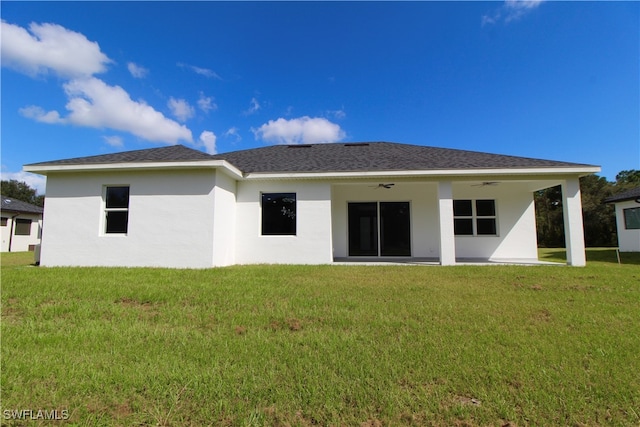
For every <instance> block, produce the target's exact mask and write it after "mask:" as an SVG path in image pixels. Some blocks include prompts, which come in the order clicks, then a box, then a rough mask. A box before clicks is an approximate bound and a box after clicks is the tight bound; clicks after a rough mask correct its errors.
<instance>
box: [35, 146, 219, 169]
mask: <svg viewBox="0 0 640 427" xmlns="http://www.w3.org/2000/svg"><path fill="white" fill-rule="evenodd" d="M195 160H211V156H210V155H209V154H206V153H203V152H202V151H199V150H194V149H193V148H188V147H185V146H184V145H171V146H169V147H160V148H148V149H145V150H134V151H123V152H120V153H113V154H101V155H98V156H89V157H75V158H73V159H63V160H54V161H51V162H42V163H32V164H30V165H28V166H63V165H94V164H109V163H138V162H184V161H195Z"/></svg>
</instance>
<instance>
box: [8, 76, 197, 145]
mask: <svg viewBox="0 0 640 427" xmlns="http://www.w3.org/2000/svg"><path fill="white" fill-rule="evenodd" d="M64 90H65V92H66V94H67V97H68V98H69V102H67V105H66V108H67V110H68V111H69V115H68V116H66V117H61V116H60V114H59V113H58V112H57V111H49V112H45V111H44V110H43V109H42V108H41V107H38V106H34V105H31V106H28V107H24V108H21V109H20V110H19V111H20V114H22V115H23V116H24V117H27V118H30V119H33V120H36V121H38V122H42V123H49V124H54V123H59V124H72V125H76V126H85V127H90V128H97V129H103V128H109V129H115V130H120V131H124V132H129V133H132V134H134V135H136V136H138V137H140V138H142V139H145V140H147V141H154V142H164V143H167V144H177V143H178V142H179V141H181V140H182V141H186V142H192V141H193V137H192V135H191V131H190V130H189V129H188V128H187V127H186V126H184V125H180V124H179V123H178V122H176V121H174V120H171V119H169V118H167V117H165V116H164V115H163V114H162V113H160V112H159V111H156V110H155V109H154V108H153V107H151V106H149V105H147V104H146V103H145V102H144V101H134V100H132V99H131V97H130V96H129V94H128V93H127V92H126V91H125V90H124V89H122V88H121V87H120V86H109V85H107V84H106V83H105V82H103V81H102V80H100V79H97V78H95V77H91V78H88V79H75V80H71V81H70V82H67V83H65V84H64Z"/></svg>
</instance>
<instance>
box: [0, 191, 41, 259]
mask: <svg viewBox="0 0 640 427" xmlns="http://www.w3.org/2000/svg"><path fill="white" fill-rule="evenodd" d="M1 203H2V205H1V206H0V212H1V214H0V216H1V217H2V222H1V223H0V233H1V234H0V235H1V236H2V252H25V251H33V250H34V249H35V246H36V245H38V244H40V234H41V232H42V208H41V207H40V206H36V205H32V204H30V203H26V202H23V201H20V200H16V199H12V198H10V197H5V196H2V202H1Z"/></svg>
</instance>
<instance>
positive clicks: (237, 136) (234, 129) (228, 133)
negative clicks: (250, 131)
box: [224, 127, 242, 142]
mask: <svg viewBox="0 0 640 427" xmlns="http://www.w3.org/2000/svg"><path fill="white" fill-rule="evenodd" d="M224 136H225V137H227V138H234V139H235V140H236V141H235V142H240V141H242V137H241V136H240V134H239V133H238V128H237V127H232V128H229V130H228V131H226V132H225V133H224Z"/></svg>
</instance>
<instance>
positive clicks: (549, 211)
mask: <svg viewBox="0 0 640 427" xmlns="http://www.w3.org/2000/svg"><path fill="white" fill-rule="evenodd" d="M534 201H535V205H536V225H537V234H538V246H540V247H543V248H561V247H564V221H563V217H562V189H561V187H560V186H559V185H558V186H556V187H551V188H547V189H544V190H540V191H536V192H535V194H534Z"/></svg>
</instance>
